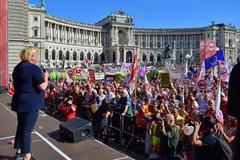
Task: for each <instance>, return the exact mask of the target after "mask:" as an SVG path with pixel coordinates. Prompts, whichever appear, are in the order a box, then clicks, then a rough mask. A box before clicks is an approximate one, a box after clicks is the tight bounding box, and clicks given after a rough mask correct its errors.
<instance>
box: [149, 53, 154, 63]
mask: <svg viewBox="0 0 240 160" xmlns="http://www.w3.org/2000/svg"><path fill="white" fill-rule="evenodd" d="M150 61H151V62H153V61H154V56H153V54H151V55H150Z"/></svg>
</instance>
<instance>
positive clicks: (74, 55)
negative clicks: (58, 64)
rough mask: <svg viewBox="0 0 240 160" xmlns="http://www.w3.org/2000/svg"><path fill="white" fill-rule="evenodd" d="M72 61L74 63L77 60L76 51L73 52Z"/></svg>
mask: <svg viewBox="0 0 240 160" xmlns="http://www.w3.org/2000/svg"><path fill="white" fill-rule="evenodd" d="M73 60H74V61H76V60H77V53H76V51H74V52H73Z"/></svg>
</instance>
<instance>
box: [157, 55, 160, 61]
mask: <svg viewBox="0 0 240 160" xmlns="http://www.w3.org/2000/svg"><path fill="white" fill-rule="evenodd" d="M157 62H161V54H158V55H157Z"/></svg>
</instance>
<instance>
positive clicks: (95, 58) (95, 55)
mask: <svg viewBox="0 0 240 160" xmlns="http://www.w3.org/2000/svg"><path fill="white" fill-rule="evenodd" d="M97 61H98V53H95V54H94V62H97Z"/></svg>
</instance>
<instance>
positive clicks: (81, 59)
mask: <svg viewBox="0 0 240 160" xmlns="http://www.w3.org/2000/svg"><path fill="white" fill-rule="evenodd" d="M83 60H84V53H83V52H81V53H80V61H83Z"/></svg>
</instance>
